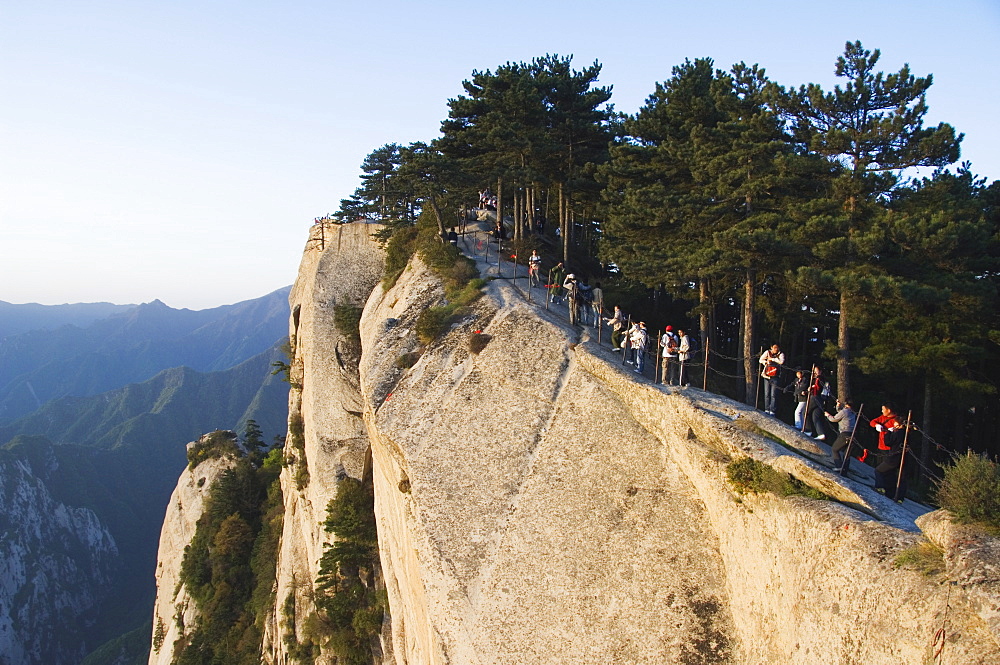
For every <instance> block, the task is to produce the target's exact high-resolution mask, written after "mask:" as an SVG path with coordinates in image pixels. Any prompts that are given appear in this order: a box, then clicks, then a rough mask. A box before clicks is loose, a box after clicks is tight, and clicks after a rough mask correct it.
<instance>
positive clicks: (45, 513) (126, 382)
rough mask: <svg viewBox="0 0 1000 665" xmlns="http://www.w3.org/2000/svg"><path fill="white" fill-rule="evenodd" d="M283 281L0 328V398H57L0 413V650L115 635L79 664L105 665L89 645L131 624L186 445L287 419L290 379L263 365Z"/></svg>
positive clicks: (72, 658) (78, 648) (84, 650)
mask: <svg viewBox="0 0 1000 665" xmlns="http://www.w3.org/2000/svg"><path fill="white" fill-rule="evenodd" d="M287 293H288V290H287V289H282V290H281V291H276V292H275V293H272V294H269V295H267V296H264V297H263V298H260V299H257V300H253V301H247V302H244V303H238V304H237V305H231V306H227V307H220V308H215V309H213V310H205V311H202V312H192V311H190V310H175V309H171V308H169V307H166V306H165V305H163V304H162V303H157V302H154V303H148V304H146V305H140V306H138V307H130V308H128V309H126V310H124V311H114V312H112V314H111V315H110V316H108V317H106V318H104V319H98V320H94V321H92V322H91V323H90V324H89V325H87V326H86V327H79V326H76V325H63V326H60V327H57V328H55V329H53V330H42V331H33V332H31V333H19V334H16V335H12V336H9V337H7V338H6V339H4V340H2V341H0V362H2V369H0V372H2V373H3V376H4V377H5V378H6V377H9V376H10V375H11V374H12V373H14V372H16V374H15V375H14V376H15V378H14V379H11V380H8V381H7V382H6V384H5V390H4V392H3V395H4V397H5V398H6V399H7V400H9V401H7V402H6V404H8V405H14V404H16V405H21V406H20V408H21V409H23V408H25V407H24V406H23V402H22V401H18V400H17V399H15V397H14V396H15V395H18V394H20V393H18V388H17V386H22V387H23V386H29V385H30V386H31V387H33V388H34V389H35V392H36V394H38V396H39V397H40V398H41V397H42V396H49V395H53V396H57V397H56V398H55V399H51V398H47V399H45V401H44V403H43V404H42V406H41V407H40V408H38V409H34V410H31V411H30V412H25V413H21V414H19V416H18V417H16V418H8V419H6V420H5V421H3V423H2V424H0V447H2V450H0V528H2V534H3V539H2V540H0V569H2V570H5V571H8V573H10V574H8V575H5V576H4V577H5V579H4V580H3V581H2V582H0V654H21V655H20V656H19V657H18V658H17V659H15V660H12V661H10V662H12V663H13V662H17V663H25V664H31V665H34V664H36V663H37V664H42V663H45V664H46V665H48V664H50V663H52V664H59V663H67V664H69V663H72V664H74V665H75V664H76V663H79V662H81V660H82V657H83V656H85V655H86V654H88V653H91V652H94V651H95V649H98V647H100V646H101V645H102V644H104V643H106V642H108V643H109V645H111V644H113V645H115V648H104V649H99V650H98V651H97V652H95V653H94V654H92V656H91V657H90V658H88V659H87V662H88V663H103V662H111V661H106V659H102V658H101V657H99V654H102V653H120V651H121V649H120V648H118V646H119V645H120V644H122V643H123V642H122V640H121V639H117V638H120V637H121V636H123V635H124V634H125V633H128V632H129V631H134V630H139V634H141V633H142V630H141V629H140V627H141V626H143V625H144V624H147V623H148V622H149V620H150V616H151V611H152V610H151V608H152V601H153V597H154V594H155V588H154V579H153V572H154V569H155V565H156V548H157V543H158V539H159V530H160V525H161V522H162V519H163V515H164V511H165V508H166V504H167V501H168V499H169V497H170V492H171V491H172V490H173V488H174V486H175V484H176V482H177V477H178V475H179V474H180V471H181V470H182V469H183V467H184V465H185V464H186V452H185V444H186V443H187V442H189V441H193V440H195V439H196V438H198V436H200V435H201V434H203V433H205V432H209V431H212V430H215V429H235V430H237V431H238V432H242V430H243V427H244V425H245V423H246V421H247V420H249V419H251V418H252V419H254V420H256V421H257V423H258V424H259V425H260V427H261V429H262V430H263V433H264V437H265V441H267V442H268V443H270V442H271V440H272V439H273V437H274V436H275V435H280V434H284V432H285V429H286V424H285V422H286V415H287V400H288V386H287V384H285V383H283V382H282V381H281V380H280V377H279V376H274V375H272V374H271V370H272V367H271V363H273V362H274V361H276V360H278V359H283V358H284V356H283V353H282V351H281V350H280V346H281V340H282V339H283V337H284V336H285V335H286V334H287V321H288V305H287ZM50 318H52V317H50ZM279 322H280V325H279ZM268 337H270V339H269V340H268V339H267V338H268ZM265 340H267V341H266V343H265ZM25 356H27V357H30V358H32V359H33V361H34V365H32V363H30V362H27V361H26V360H25ZM178 361H181V362H178ZM8 362H10V363H11V365H15V366H16V369H15V370H10V365H8ZM170 363H177V365H170V366H169V367H163V365H168V364H170ZM227 363H228V364H227ZM179 365H186V366H179ZM196 365H197V366H199V367H200V369H201V370H203V371H199V370H198V369H195V368H194V366H196ZM143 374H148V376H143V379H142V380H140V381H135V380H134V379H132V378H131V377H134V376H142V375H143ZM109 384H114V385H112V387H111V389H110V390H105V391H103V392H96V394H95V392H91V391H98V387H99V386H102V385H109ZM11 386H13V387H12V388H11ZM7 388H10V389H9V390H7ZM18 525H20V526H18ZM39 636H49V637H47V638H40V637H39ZM148 639H149V636H148V632H147V634H146V636H145V641H143V640H141V639H139V637H135V638H129V639H128V640H127V642H128V643H129V644H132V645H133V646H134V645H138V646H140V647H142V646H145V648H148ZM140 660H141V654H140ZM0 661H2V662H8V661H7V658H6V656H3V655H0Z"/></svg>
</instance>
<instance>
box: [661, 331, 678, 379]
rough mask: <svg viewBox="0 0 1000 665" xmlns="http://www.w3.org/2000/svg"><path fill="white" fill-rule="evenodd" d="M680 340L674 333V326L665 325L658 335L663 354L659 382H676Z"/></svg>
mask: <svg viewBox="0 0 1000 665" xmlns="http://www.w3.org/2000/svg"><path fill="white" fill-rule="evenodd" d="M680 345H681V342H680V340H679V339H678V338H677V335H676V334H674V327H673V326H667V328H666V330H665V331H664V333H663V335H662V336H660V348H661V349H662V351H661V354H662V356H663V371H662V372H661V373H660V383H665V384H668V385H671V386H672V385H674V384H675V383H676V382H677V353H678V349H679V348H680Z"/></svg>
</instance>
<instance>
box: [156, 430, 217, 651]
mask: <svg viewBox="0 0 1000 665" xmlns="http://www.w3.org/2000/svg"><path fill="white" fill-rule="evenodd" d="M188 445H190V444H188ZM233 464H234V460H233V459H231V458H228V457H217V458H213V459H207V460H205V461H203V462H201V463H200V464H198V466H196V467H195V468H193V469H190V468H186V469H184V471H183V472H181V476H180V478H179V479H178V481H177V487H176V488H175V489H174V491H173V493H172V494H171V495H170V503H168V504H167V512H166V516H165V517H164V519H163V528H162V529H161V530H160V547H159V550H158V551H157V563H156V588H157V594H156V605H155V607H154V609H153V641H152V646H151V648H150V650H149V664H150V665H170V663H171V662H172V661H173V659H174V656H175V654H174V643H175V642H176V641H177V639H178V638H180V637H182V636H183V635H184V634H185V630H190V629H191V628H192V627H193V626H194V625H195V623H196V622H197V620H198V610H197V608H196V607H195V604H194V602H193V601H192V600H191V597H190V596H189V595H188V592H187V589H185V587H184V585H182V584H181V582H180V577H181V561H183V560H184V548H185V547H186V546H187V545H188V543H190V542H191V539H192V538H194V533H195V527H196V525H197V524H198V519H199V518H200V517H201V515H202V512H203V511H204V509H205V499H206V498H207V497H208V493H209V490H210V489H211V487H212V484H213V483H214V482H215V481H216V480H217V479H218V478H219V476H221V475H222V473H223V472H224V471H226V470H227V469H230V468H232V466H233Z"/></svg>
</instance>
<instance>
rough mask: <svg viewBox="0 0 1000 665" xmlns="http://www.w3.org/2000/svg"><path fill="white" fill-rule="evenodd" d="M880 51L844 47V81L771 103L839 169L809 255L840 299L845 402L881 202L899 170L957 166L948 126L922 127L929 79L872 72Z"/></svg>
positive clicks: (840, 379) (906, 72)
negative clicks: (831, 204)
mask: <svg viewBox="0 0 1000 665" xmlns="http://www.w3.org/2000/svg"><path fill="white" fill-rule="evenodd" d="M880 55H881V54H880V52H879V51H878V50H877V49H876V50H875V51H874V52H872V51H867V50H865V49H864V48H862V46H861V42H854V43H851V42H848V43H847V45H846V47H845V50H844V55H842V56H840V57H839V58H838V59H837V65H836V70H835V71H836V75H837V76H838V77H841V78H843V79H845V85H844V87H841V86H840V85H837V86H835V87H834V89H833V91H832V92H824V91H823V90H822V88H820V86H818V85H816V84H809V85H805V86H802V87H801V88H799V89H798V90H792V91H788V92H786V91H785V90H784V89H782V88H778V87H775V88H773V89H772V90H773V91H774V92H775V93H776V95H775V101H776V103H777V105H778V106H779V107H780V108H781V109H782V110H783V112H784V113H785V115H786V117H787V118H788V119H790V120H791V121H792V122H793V124H794V129H795V131H796V134H797V136H798V138H799V139H800V140H801V141H802V142H803V144H804V145H806V146H808V148H809V150H811V151H812V152H814V153H816V154H818V155H822V156H824V157H826V158H829V159H831V160H834V161H836V162H838V163H840V164H841V165H842V166H843V172H842V175H841V176H840V177H839V178H838V179H837V181H836V183H835V190H834V193H833V196H834V198H835V200H836V201H837V202H838V204H839V210H835V211H834V213H833V214H832V215H829V216H827V217H825V218H823V226H824V228H820V229H816V230H817V231H818V232H819V233H818V234H817V236H816V239H817V242H816V245H815V247H814V256H815V257H816V259H817V260H818V263H819V268H820V272H819V273H814V274H813V275H812V281H813V283H814V284H815V285H817V286H819V285H822V284H829V285H830V286H831V287H832V288H833V289H834V290H835V291H836V293H837V294H838V309H839V315H840V316H839V326H838V335H837V383H838V393H839V396H840V398H841V399H844V400H846V399H848V398H849V397H850V392H851V391H850V377H849V374H848V367H849V362H850V335H849V323H850V321H851V317H852V315H853V307H854V305H855V304H856V300H857V299H859V298H861V297H864V296H866V295H868V294H872V293H875V292H876V291H877V289H878V288H879V280H878V279H877V274H873V271H872V269H871V265H870V263H869V261H868V257H869V256H870V253H868V252H867V251H866V250H870V249H871V247H872V246H873V245H877V244H878V243H879V241H880V235H881V231H880V229H878V228H877V226H878V220H879V217H880V213H881V207H882V206H881V197H883V196H885V195H886V194H888V193H889V192H891V191H892V190H893V189H894V188H895V187H896V186H897V185H898V183H899V178H900V171H902V170H904V169H907V168H911V167H917V166H935V167H941V166H945V165H947V164H950V163H952V162H954V161H955V160H957V159H958V153H959V143H960V142H961V139H962V137H961V136H960V135H959V136H956V134H955V131H954V129H953V128H952V127H951V126H950V125H947V124H945V123H941V124H939V125H938V126H937V127H928V128H925V127H924V126H923V121H924V116H925V115H926V113H927V104H926V92H927V89H928V88H929V87H930V86H931V83H932V82H933V78H932V77H931V76H930V75H928V76H927V77H924V78H916V77H914V76H913V75H912V74H911V73H910V69H909V66H908V65H904V66H903V68H902V69H900V70H899V72H898V73H895V74H889V75H885V74H883V73H882V72H878V71H876V69H875V67H876V65H877V63H878V60H879V57H880Z"/></svg>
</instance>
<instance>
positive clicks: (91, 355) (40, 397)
mask: <svg viewBox="0 0 1000 665" xmlns="http://www.w3.org/2000/svg"><path fill="white" fill-rule="evenodd" d="M288 290H289V287H286V288H283V289H279V290H278V291H275V292H273V293H270V294H268V295H266V296H263V297H261V298H256V299H254V300H247V301H244V302H240V303H236V304H234V305H226V306H223V307H215V308H212V309H205V310H198V311H194V310H189V309H173V308H171V307H168V306H167V305H165V304H163V303H162V302H160V301H159V300H154V301H153V302H150V303H145V304H142V305H138V306H135V307H130V308H129V309H127V310H124V311H117V312H115V313H114V314H112V315H111V316H108V317H106V318H103V319H99V320H95V321H92V322H91V323H90V324H89V325H87V326H86V327H80V326H77V325H69V324H67V325H63V326H61V327H58V328H56V329H53V330H32V331H31V332H25V333H21V334H16V335H10V336H8V337H5V338H4V339H2V340H0V423H10V422H11V421H13V420H15V419H16V418H18V417H20V416H23V415H25V414H28V413H31V412H32V411H34V410H36V409H38V408H40V407H41V406H42V405H43V404H45V403H46V402H48V401H49V400H52V399H57V398H62V397H68V396H76V397H85V396H90V395H97V394H99V393H102V392H105V391H108V390H112V389H114V388H118V387H120V386H123V385H126V384H128V383H133V382H140V381H145V380H147V379H149V378H151V377H153V376H154V375H155V374H157V372H160V371H162V370H164V369H167V368H171V367H180V366H182V365H183V366H187V367H190V368H192V369H195V370H199V371H212V370H220V369H225V368H227V367H231V366H233V365H235V364H237V363H240V362H242V361H244V360H246V359H247V358H250V357H251V356H254V355H256V354H258V353H261V352H262V351H264V350H266V349H267V348H269V347H270V346H271V345H272V344H273V343H274V342H275V340H277V339H280V338H282V337H284V336H285V335H286V334H287V329H288ZM15 307H21V306H15ZM110 307H117V306H110Z"/></svg>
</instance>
